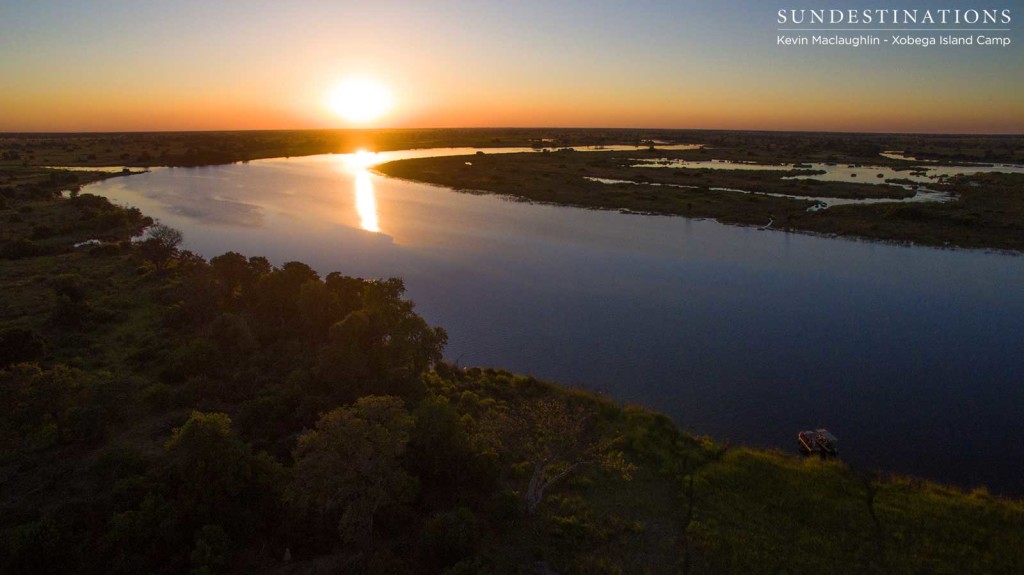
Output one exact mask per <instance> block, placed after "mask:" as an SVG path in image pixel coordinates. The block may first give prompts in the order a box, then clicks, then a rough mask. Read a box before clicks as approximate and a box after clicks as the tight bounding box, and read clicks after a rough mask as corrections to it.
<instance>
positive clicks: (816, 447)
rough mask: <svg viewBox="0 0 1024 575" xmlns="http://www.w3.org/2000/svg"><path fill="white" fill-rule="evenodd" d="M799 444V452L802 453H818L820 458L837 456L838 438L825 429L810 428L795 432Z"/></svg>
mask: <svg viewBox="0 0 1024 575" xmlns="http://www.w3.org/2000/svg"><path fill="white" fill-rule="evenodd" d="M796 439H797V441H798V442H799V444H800V453H802V454H804V455H813V454H818V456H820V457H821V458H822V459H831V458H835V457H839V439H837V438H836V436H835V435H832V433H831V432H829V430H827V429H824V428H822V429H812V430H809V431H801V432H800V433H797V434H796Z"/></svg>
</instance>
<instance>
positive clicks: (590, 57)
mask: <svg viewBox="0 0 1024 575" xmlns="http://www.w3.org/2000/svg"><path fill="white" fill-rule="evenodd" d="M1016 2H1017V0H995V1H994V2H968V1H966V0H964V1H961V2H958V3H951V2H945V1H942V0H936V1H933V2H921V1H918V0H887V1H884V2H875V1H872V0H865V1H863V2H859V3H858V2H849V1H839V0H831V1H828V2H807V3H803V4H798V3H791V2H790V1H788V0H784V1H783V0H768V1H766V0H734V1H728V0H719V1H715V2H712V1H710V0H699V1H698V0H660V1H655V0H633V1H608V0H586V1H576V0H557V1H552V0H547V1H537V0H517V1H508V0H506V1H491V0H473V1H454V0H452V1H437V0H420V1H415V2H414V1H407V2H394V1H386V0H383V1H380V0H379V1H374V2H354V1H346V0H327V1H304V0H290V1H280V0H278V1H275V2H264V1H261V0H249V1H234V0H219V1H217V2H210V1H207V0H203V1H193V0H179V1H175V2H167V1H160V2H152V1H148V0H135V1H124V0H94V1H89V2H83V1H80V0H76V1H56V0H34V1H31V2H26V1H23V0H0V131H3V132H12V131H149V130H246V129H292V128H347V127H395V128H418V127H423V128H426V127H474V126H481V127H482V126H559V127H576V126H578V127H632V128H699V129H750V130H820V131H872V132H948V133H1014V134H1021V133H1024V37H1022V38H1020V39H1019V40H1018V38H1017V35H1016V34H1017V33H1016V29H1015V26H1016V22H1013V23H1011V24H1009V25H1007V26H1006V27H1009V28H1011V31H1010V32H999V33H993V34H991V35H993V36H1008V37H1010V38H1011V39H1012V40H1013V41H1014V44H1011V45H1010V46H1008V47H981V46H974V47H940V46H934V47H929V48H920V47H895V46H889V45H886V46H878V47H872V48H867V47H865V48H860V49H854V48H848V47H823V46H778V45H777V42H776V40H777V36H778V35H779V34H781V32H779V31H778V28H779V27H780V25H779V24H778V23H777V20H776V18H777V16H776V14H777V12H778V10H779V9H788V8H834V7H841V8H851V7H854V8H858V9H867V8H876V7H885V8H900V9H912V8H919V9H924V8H932V9H938V8H952V7H956V8H961V9H964V8H972V7H973V8H982V7H985V8H1008V9H1011V10H1012V9H1013V4H1016ZM1012 16H1013V17H1014V18H1018V17H1019V18H1021V19H1022V20H1024V8H1022V9H1021V11H1020V15H1019V16H1018V15H1017V14H1012ZM881 36H882V37H888V36H889V35H888V34H884V33H883V34H881ZM353 77H362V78H372V79H374V80H376V81H377V82H379V83H381V84H383V85H385V86H387V87H388V88H389V89H390V91H391V92H392V95H393V100H394V106H393V108H392V110H391V112H390V113H388V114H386V115H385V116H382V117H381V118H379V119H377V120H375V121H373V122H372V124H359V125H356V124H355V123H353V122H352V121H349V120H346V119H345V118H344V117H342V116H340V115H339V114H337V113H336V112H334V111H332V110H331V108H330V106H329V105H328V102H327V95H328V94H329V93H330V92H331V91H332V90H333V89H334V87H336V86H337V85H339V84H340V83H343V82H344V81H346V80H347V79H350V78H353Z"/></svg>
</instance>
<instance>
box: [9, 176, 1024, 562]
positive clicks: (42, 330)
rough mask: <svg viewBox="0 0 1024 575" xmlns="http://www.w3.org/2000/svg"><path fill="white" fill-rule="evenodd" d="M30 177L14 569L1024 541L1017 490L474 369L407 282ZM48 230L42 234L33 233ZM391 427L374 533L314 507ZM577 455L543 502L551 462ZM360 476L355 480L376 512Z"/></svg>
mask: <svg viewBox="0 0 1024 575" xmlns="http://www.w3.org/2000/svg"><path fill="white" fill-rule="evenodd" d="M18 174H19V178H21V179H19V180H18V182H19V183H18V184H16V185H2V184H0V185H2V188H0V189H2V196H0V197H2V198H3V204H2V205H0V220H2V221H4V222H5V226H4V229H3V235H2V237H0V241H2V244H0V252H2V253H4V254H5V256H4V259H2V260H0V282H2V290H3V293H4V294H5V298H4V299H5V301H4V306H3V307H2V308H0V333H2V334H3V337H4V341H5V345H4V346H3V348H2V349H3V352H4V354H5V356H4V358H3V360H4V362H3V366H0V381H2V382H3V385H2V386H0V389H2V392H3V396H2V401H0V409H3V410H4V411H3V414H2V415H3V417H2V418H0V421H2V424H0V440H2V441H3V444H2V445H3V449H2V457H0V509H2V511H3V512H2V513H0V517H2V518H3V519H2V520H0V530H2V531H3V533H4V540H5V541H7V542H8V543H7V545H5V546H3V548H2V549H0V565H2V566H3V567H4V570H5V571H11V572H19V573H37V572H39V573H41V572H54V571H60V570H65V571H66V570H73V571H76V572H82V573H91V572H97V573H99V572H103V573H111V572H113V573H128V572H139V571H153V570H157V569H174V570H188V569H200V568H206V569H208V570H210V571H214V570H216V571H220V572H233V571H246V572H255V573H292V572H304V571H308V570H316V569H320V570H321V571H323V570H330V569H333V570H345V569H350V570H351V569H357V568H358V569H363V570H365V571H368V572H379V573H385V572H386V573H401V572H406V573H416V572H424V573H427V572H444V571H446V570H447V572H449V573H460V572H480V571H491V572H516V571H524V570H525V571H527V572H528V571H531V570H533V571H536V570H537V569H540V568H542V567H539V566H543V568H545V569H550V570H552V571H555V572H558V573H601V572H608V573H615V572H622V573H641V572H646V573H666V574H667V573H679V572H689V573H720V572H760V571H764V570H785V571H788V572H794V573H814V572H823V571H829V572H835V573H847V572H848V573H893V572H916V571H922V570H925V571H932V572H961V573H971V572H977V573H982V572H1012V571H1013V570H1014V569H1016V567H1017V566H1018V565H1019V564H1020V561H1021V559H1022V557H1021V556H1020V554H1021V551H1020V550H1021V549H1024V504H1022V503H1021V502H1020V501H1018V500H1014V499H1006V498H1000V497H995V496H992V495H990V494H989V493H988V492H987V491H986V490H985V489H983V488H982V489H976V490H972V491H963V490H959V489H954V488H949V487H944V486H940V485H936V484H933V483H930V482H927V481H923V480H919V479H913V478H907V477H892V476H888V475H886V474H884V473H879V472H873V471H866V470H853V469H850V468H848V467H847V466H845V465H843V464H842V463H841V462H821V461H819V460H817V459H801V458H799V457H797V456H795V455H787V454H783V453H779V452H772V451H763V450H753V449H748V448H745V447H737V446H729V445H725V444H721V443H717V442H715V441H713V440H712V439H710V438H705V437H698V436H694V435H691V434H687V433H683V432H681V431H680V430H679V428H678V427H677V426H676V425H675V424H674V423H673V422H671V421H670V420H668V419H667V418H665V417H663V416H660V415H658V414H656V413H653V412H651V411H648V410H645V409H640V408H636V407H631V406H621V405H618V404H616V403H614V402H612V401H609V400H608V399H607V398H603V397H600V396H596V395H592V394H588V393H582V392H578V391H573V390H569V389H566V388H563V387H560V386H557V385H554V384H548V383H544V382H540V381H537V380H536V379H533V378H530V377H523V376H517V375H514V374H511V373H507V372H504V371H501V370H483V369H473V368H469V369H463V368H457V367H455V366H452V365H449V364H446V363H444V362H441V361H439V357H440V355H439V346H440V345H443V332H439V331H436V330H434V329H433V328H430V327H429V326H426V324H425V323H424V322H423V321H422V320H421V319H419V318H418V316H416V315H415V313H414V312H413V308H412V307H411V304H409V303H408V302H404V301H403V300H401V293H402V290H401V284H400V282H399V283H395V282H390V281H389V282H366V281H364V280H359V279H355V278H347V277H345V276H342V275H340V274H330V275H327V276H326V277H323V278H321V277H320V276H319V275H318V274H316V272H314V271H313V270H311V269H310V268H309V267H308V266H305V265H304V264H301V263H298V262H291V263H288V264H285V265H283V266H281V267H280V268H274V267H273V266H270V264H269V262H267V261H266V260H264V259H262V258H259V257H253V258H246V257H244V256H241V255H239V254H226V255H225V256H222V257H219V258H211V260H210V261H209V262H207V261H204V260H202V259H201V258H198V257H197V256H195V255H194V254H190V253H188V252H184V251H181V250H180V249H179V248H177V247H176V246H174V245H172V244H173V237H169V236H163V238H164V239H162V240H159V241H157V243H156V244H149V245H148V246H147V245H146V244H132V243H129V242H127V241H126V240H128V238H129V237H130V236H131V235H132V234H133V233H134V232H135V231H137V230H138V228H139V227H140V226H141V225H145V224H146V223H147V222H146V220H145V218H144V216H143V215H142V214H139V213H138V212H133V211H130V210H124V209H121V208H116V207H114V206H111V205H110V204H109V203H108V202H106V201H105V200H103V199H102V198H96V197H95V196H90V195H88V194H84V195H81V196H79V197H77V198H62V197H61V192H62V191H66V190H69V189H72V188H74V187H75V186H76V185H77V183H78V182H77V181H75V182H72V181H70V180H68V181H50V180H49V175H48V174H49V172H40V173H39V174H38V176H39V177H38V178H35V179H32V178H27V174H26V172H24V171H19V172H18ZM75 177H76V178H91V177H92V176H91V175H76V176H75ZM97 177H105V176H97ZM7 223H10V224H11V225H6V224H7ZM40 230H41V231H40ZM47 230H48V231H47ZM43 236H46V237H43ZM92 238H102V240H103V241H102V242H100V244H99V245H90V246H84V247H80V248H74V247H73V246H74V245H75V244H76V243H80V242H81V241H84V240H87V239H92ZM153 239H154V240H155V239H156V238H155V237H154V238H153ZM25 242H31V244H30V245H34V246H36V247H37V248H39V249H37V250H29V251H18V249H15V248H12V247H11V246H24V245H26V244H25ZM161 242H163V243H161ZM161 247H164V248H169V249H166V250H160V249H158V248H161ZM371 326H372V327H373V329H372V330H370V329H369V328H370V327H371ZM374 334H376V335H374ZM15 343H16V344H17V345H13V344H15ZM370 394H373V395H381V394H386V395H389V396H393V397H398V398H400V400H398V402H397V403H386V404H382V403H379V402H378V403H375V404H374V403H367V401H369V400H367V399H366V398H367V396H368V395H370ZM360 400H362V401H363V402H362V403H358V402H359V401H360ZM353 402H357V403H353ZM374 405H376V406H378V407H385V406H386V410H387V411H386V413H390V414H391V415H388V416H387V417H386V418H383V416H381V418H378V419H374V418H377V417H378V416H376V415H372V413H375V412H374V411H373V409H376V408H374V407H373V406H374ZM342 406H350V407H348V408H344V409H343V410H342V411H337V409H338V408H339V407H342ZM352 406H354V407H352ZM197 412H198V413H197ZM324 413H337V416H336V418H335V419H332V420H330V421H327V420H324V419H323V418H322V417H321V415H322V414H324ZM217 414H224V415H217ZM331 421H333V422H334V423H330V422H331ZM367 422H377V423H375V424H374V425H376V426H377V427H374V428H373V429H376V430H378V431H380V432H381V433H380V434H377V435H373V436H371V437H375V438H376V439H370V438H368V439H366V441H375V442H378V443H372V444H369V446H368V445H363V444H360V443H358V442H356V443H354V444H349V443H345V442H344V438H345V437H348V435H347V434H345V433H342V434H340V435H339V436H338V438H339V439H337V441H342V443H338V444H335V450H336V451H335V452H336V453H348V452H349V451H347V450H349V449H355V450H356V451H355V452H359V451H358V450H360V449H366V448H369V453H371V454H373V453H376V454H378V455H379V454H384V453H389V454H390V455H389V456H388V457H387V458H381V459H378V460H377V461H378V467H377V470H378V471H381V472H386V473H388V474H389V475H388V477H390V478H391V480H389V482H388V483H387V485H388V487H387V488H386V490H385V492H384V493H385V494H386V497H385V498H383V499H380V500H379V502H378V503H379V505H380V509H381V511H380V514H379V515H376V516H375V519H376V521H375V524H376V527H375V528H374V529H373V530H372V531H370V532H369V534H370V535H372V536H373V537H372V538H371V539H370V540H367V539H366V538H365V537H364V536H363V535H361V533H365V532H362V531H355V532H352V531H351V530H346V529H339V527H342V526H344V525H348V523H345V521H346V517H350V516H349V515H348V514H343V513H342V511H343V509H344V507H343V508H338V507H331V506H330V505H325V506H323V507H318V506H314V507H312V508H310V507H306V506H304V504H303V502H304V501H312V502H318V501H319V502H320V504H322V503H323V501H329V500H320V499H317V498H318V497H320V495H317V493H318V492H317V491H316V490H315V489H314V487H313V486H314V485H315V484H314V483H310V482H308V481H307V482H302V481H301V480H300V479H301V478H303V477H306V478H307V479H310V480H312V479H314V478H317V477H321V476H320V475H317V474H316V470H317V469H318V466H317V465H313V464H312V463H311V462H313V461H320V463H319V464H318V465H330V461H329V460H317V459H311V457H313V456H314V455H315V454H316V453H317V451H316V445H315V443H314V440H313V439H311V437H312V436H310V435H308V433H309V431H308V430H310V429H320V431H321V433H323V434H327V433H328V431H327V430H329V429H334V428H333V427H331V426H332V425H342V424H344V425H353V426H359V425H367ZM341 429H345V428H341ZM301 438H305V439H301ZM299 444H304V445H306V447H305V448H302V449H300V448H299V447H298V446H299ZM355 452H354V453H355ZM545 461H547V462H549V463H551V467H544V466H539V463H541V462H545ZM573 466H577V467H575V468H573V471H572V472H571V473H568V474H567V475H565V476H564V477H563V478H562V479H559V480H556V481H553V482H552V483H551V484H550V487H549V489H547V490H546V491H545V492H544V493H543V496H542V497H541V498H539V499H538V500H537V501H536V505H535V507H534V508H533V509H532V510H531V509H530V508H529V503H530V502H531V499H530V497H529V495H530V493H531V488H530V485H531V484H533V481H532V480H533V479H534V477H535V474H536V470H537V469H540V470H541V473H540V475H539V476H538V477H539V478H540V480H543V481H546V480H552V479H554V478H555V477H557V476H558V475H560V474H561V473H562V472H564V471H567V470H569V469H570V468H572V467H573ZM347 468H348V467H347V464H346V465H343V466H342V467H341V468H339V469H341V470H344V469H347ZM325 469H330V468H325ZM310 474H312V475H310ZM337 476H340V477H343V478H344V477H349V476H346V475H338V474H335V473H334V472H331V473H328V474H326V475H324V476H323V477H337ZM347 482H351V483H347ZM359 485H360V484H359V483H358V480H357V479H355V478H350V479H345V482H342V483H340V484H339V485H338V487H339V488H343V489H345V490H346V491H345V492H346V493H350V494H354V495H348V496H345V497H346V499H344V500H343V501H344V502H345V504H346V505H356V507H355V508H356V509H360V507H358V506H357V504H358V503H359V502H361V501H364V500H363V499H360V498H359V497H360V495H359V494H360V493H364V494H365V493H369V491H365V490H364V491H360V489H361V488H360V487H359ZM206 494H209V496H207V495H206ZM240 494H244V497H243V496H242V495H240ZM347 497H354V499H347ZM318 505H319V504H318ZM353 533H355V535H354V536H353V535H352V534H353ZM286 556H287V557H289V559H288V560H287V561H286V560H284V559H283V558H284V557H286Z"/></svg>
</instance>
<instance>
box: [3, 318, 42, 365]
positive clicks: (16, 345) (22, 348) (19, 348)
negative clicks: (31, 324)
mask: <svg viewBox="0 0 1024 575" xmlns="http://www.w3.org/2000/svg"><path fill="white" fill-rule="evenodd" d="M45 353H46V341H45V340H44V339H43V338H42V336H40V335H39V334H38V333H36V332H35V331H33V330H31V329H28V328H24V327H15V328H10V329H6V330H4V331H2V332H0V369H2V368H5V367H7V366H9V365H12V364H15V363H25V362H30V361H35V360H37V359H39V358H41V357H42V356H43V355H44V354H45Z"/></svg>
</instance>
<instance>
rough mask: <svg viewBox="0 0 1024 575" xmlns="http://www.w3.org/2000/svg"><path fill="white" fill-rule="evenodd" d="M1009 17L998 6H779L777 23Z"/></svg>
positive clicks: (1000, 21) (984, 21)
mask: <svg viewBox="0 0 1024 575" xmlns="http://www.w3.org/2000/svg"><path fill="white" fill-rule="evenodd" d="M1012 20H1013V18H1012V16H1011V14H1010V10H1009V9H1007V8H1002V9H998V8H997V9H983V10H975V9H967V10H960V9H945V8H944V9H935V10H933V9H926V10H919V9H917V8H914V9H910V10H905V9H889V8H865V9H848V10H838V9H834V8H833V9H829V10H825V9H805V8H800V9H792V8H789V9H785V8H784V9H781V10H779V11H778V20H777V21H778V23H779V24H981V25H989V24H995V25H1005V24H1009V23H1011V22H1012Z"/></svg>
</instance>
